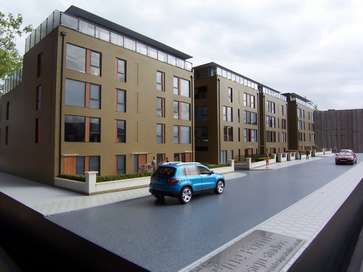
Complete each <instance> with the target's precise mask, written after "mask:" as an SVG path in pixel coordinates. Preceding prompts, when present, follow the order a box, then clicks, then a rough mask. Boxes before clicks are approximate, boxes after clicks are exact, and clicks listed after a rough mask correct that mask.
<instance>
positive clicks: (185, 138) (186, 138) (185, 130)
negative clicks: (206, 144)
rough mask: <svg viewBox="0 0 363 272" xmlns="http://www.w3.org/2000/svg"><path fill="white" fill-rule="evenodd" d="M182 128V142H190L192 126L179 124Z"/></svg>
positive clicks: (180, 128)
mask: <svg viewBox="0 0 363 272" xmlns="http://www.w3.org/2000/svg"><path fill="white" fill-rule="evenodd" d="M179 130H180V143H181V144H190V136H191V135H190V127H186V126H179Z"/></svg>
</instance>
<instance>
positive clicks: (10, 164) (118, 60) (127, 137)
mask: <svg viewBox="0 0 363 272" xmlns="http://www.w3.org/2000/svg"><path fill="white" fill-rule="evenodd" d="M189 58H190V56H189V55H187V54H185V53H182V52H180V51H178V50H176V49H173V48H171V47H169V46H166V45H164V44H162V43H160V42H158V41H155V40H152V39H150V38H148V37H145V36H143V35H141V34H139V33H136V32H134V31H131V30H129V29H127V28H124V27H122V26H120V25H117V24H115V23H112V22H110V21H107V20H106V19H103V18H101V17H99V16H96V15H94V14H91V13H89V12H87V11H84V10H82V9H79V8H77V7H74V6H71V7H70V8H69V9H68V10H67V11H65V12H58V11H55V12H53V13H52V14H51V15H50V16H49V17H48V18H47V19H46V20H45V21H44V22H43V23H42V24H41V25H40V26H39V27H38V28H37V29H36V30H35V31H34V32H33V33H32V34H31V35H30V36H29V37H28V38H27V40H26V53H25V55H24V62H23V70H22V76H21V77H17V80H12V81H10V83H8V84H7V85H8V86H7V89H8V92H7V93H6V94H4V95H2V96H1V98H0V109H1V116H0V117H1V119H0V139H1V140H0V169H1V171H6V172H11V173H16V174H18V175H22V176H27V177H30V178H33V179H36V180H40V181H45V182H52V181H53V179H54V177H55V176H57V175H60V174H69V175H83V174H84V172H85V171H88V170H95V171H98V172H99V174H100V175H103V176H104V175H123V174H129V173H136V172H140V171H145V170H147V168H148V167H150V163H151V161H152V160H153V158H154V157H155V159H156V160H157V161H158V162H162V161H165V160H178V161H179V160H180V161H192V160H194V155H193V149H194V146H193V145H194V143H193V139H194V130H193V127H194V124H193V116H194V114H193V108H194V107H193V103H194V101H193V100H194V94H193V92H194V88H193V74H192V71H191V70H192V65H191V63H189V62H187V61H186V60H187V59H189ZM14 82H15V83H16V84H15V83H14ZM10 89H11V90H10ZM3 115H4V116H3ZM39 169H42V171H39Z"/></svg>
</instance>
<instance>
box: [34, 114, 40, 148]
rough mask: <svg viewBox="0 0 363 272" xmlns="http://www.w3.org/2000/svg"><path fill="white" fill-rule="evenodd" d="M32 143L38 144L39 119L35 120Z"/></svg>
mask: <svg viewBox="0 0 363 272" xmlns="http://www.w3.org/2000/svg"><path fill="white" fill-rule="evenodd" d="M34 142H35V143H39V119H38V118H36V119H35V131H34Z"/></svg>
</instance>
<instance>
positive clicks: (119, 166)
mask: <svg viewBox="0 0 363 272" xmlns="http://www.w3.org/2000/svg"><path fill="white" fill-rule="evenodd" d="M116 171H117V175H124V174H125V173H126V155H117V156H116Z"/></svg>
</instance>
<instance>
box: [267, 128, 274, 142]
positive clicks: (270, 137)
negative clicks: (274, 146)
mask: <svg viewBox="0 0 363 272" xmlns="http://www.w3.org/2000/svg"><path fill="white" fill-rule="evenodd" d="M266 142H268V143H275V142H276V132H275V131H266Z"/></svg>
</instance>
